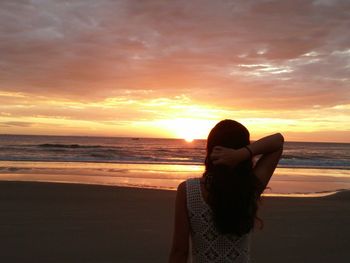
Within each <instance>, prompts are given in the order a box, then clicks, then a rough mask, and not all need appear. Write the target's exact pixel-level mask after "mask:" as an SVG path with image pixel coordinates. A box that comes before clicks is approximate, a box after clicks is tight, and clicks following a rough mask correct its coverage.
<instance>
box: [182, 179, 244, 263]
mask: <svg viewBox="0 0 350 263" xmlns="http://www.w3.org/2000/svg"><path fill="white" fill-rule="evenodd" d="M186 192H187V210H188V216H189V220H190V225H191V240H192V260H193V262H194V263H207V262H210V263H229V262H235V263H247V262H249V239H250V234H246V235H243V236H242V237H239V236H236V235H232V234H224V235H222V234H220V233H219V232H218V231H217V229H216V227H215V225H214V221H213V215H212V210H211V208H210V207H209V205H208V204H207V203H205V201H204V199H203V197H202V193H201V188H200V179H199V178H191V179H188V180H187V181H186Z"/></svg>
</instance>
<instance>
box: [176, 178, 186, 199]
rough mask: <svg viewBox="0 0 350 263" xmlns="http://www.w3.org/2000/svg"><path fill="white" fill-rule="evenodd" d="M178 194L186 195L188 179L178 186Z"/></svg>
mask: <svg viewBox="0 0 350 263" xmlns="http://www.w3.org/2000/svg"><path fill="white" fill-rule="evenodd" d="M177 194H178V195H180V196H186V181H183V182H181V183H180V184H179V186H178V187H177Z"/></svg>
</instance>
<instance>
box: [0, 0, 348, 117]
mask: <svg viewBox="0 0 350 263" xmlns="http://www.w3.org/2000/svg"><path fill="white" fill-rule="evenodd" d="M349 9H350V3H349V1H345V0H344V1H341V0H339V1H336V0H334V1H327V0H322V1H321V0H317V1H311V0H297V1H296V0H286V1H277V0H275V1H253V0H249V1H246V0H244V1H243V0H242V1H226V0H219V1H211V0H201V1H199V0H194V1H185V0H179V1H159V0H151V1H136V0H119V1H112V0H101V1H92V0H91V1H86V0H84V1H83V0H77V1H47V0H45V1H42V0H33V1H1V2H0V24H1V28H0V52H1V57H0V77H1V83H0V91H1V92H2V93H6V92H7V93H9V94H22V96H25V97H26V100H27V102H28V103H25V102H24V99H23V98H22V99H21V100H18V99H17V97H14V98H11V97H10V96H6V97H4V96H2V97H1V96H0V102H1V105H2V107H1V112H2V115H1V116H5V115H6V114H12V116H29V115H30V116H50V117H53V116H56V117H57V118H72V119H83V120H88V119H89V118H91V120H95V119H101V120H104V121H110V120H112V119H113V118H114V116H116V115H115V114H116V111H118V112H119V114H120V115H119V116H120V118H119V119H120V120H124V121H125V120H134V119H136V118H140V119H152V118H153V119H155V118H159V117H161V116H162V114H161V113H158V112H157V111H156V110H154V109H153V110H152V109H150V108H148V107H146V106H142V103H145V102H147V103H148V102H149V101H151V100H156V99H160V98H168V99H170V100H172V101H173V102H174V101H175V103H179V102H178V101H177V100H176V99H175V100H174V98H175V97H176V96H182V95H184V96H186V97H187V98H189V99H190V101H191V103H195V104H196V105H206V107H207V105H212V107H213V108H216V109H220V108H224V109H228V110H232V111H235V110H248V111H257V110H266V111H268V112H270V114H271V111H274V110H277V109H278V110H282V111H283V112H284V113H285V114H286V115H287V111H288V110H290V111H293V112H295V111H296V110H299V109H300V110H306V111H308V112H310V109H313V107H314V105H319V107H320V108H326V109H328V108H329V107H332V106H335V105H348V104H349V103H350V89H349V88H348V87H349V86H350V79H349V76H350V67H349V65H350V49H349V46H350V38H349V37H348V28H349V27H350V16H349V13H348V11H347V10H349ZM30 98H32V99H30ZM108 99H112V100H113V99H115V100H118V99H119V101H123V100H124V101H129V102H130V101H133V103H134V104H133V105H134V106H135V105H136V104H137V105H136V106H135V108H133V110H130V107H128V105H126V104H124V105H122V104H119V105H118V106H116V108H115V109H114V110H111V109H110V108H106V109H101V108H98V107H100V106H101V103H102V104H103V103H105V102H106V101H107V100H108ZM31 100H32V101H31ZM30 101H31V102H30ZM49 101H51V102H52V103H53V105H51V104H49ZM55 101H56V102H59V103H60V104H57V105H55V104H54V102H55ZM64 101H65V102H66V104H65V103H64ZM67 101H68V102H77V103H80V104H81V105H83V104H84V105H85V107H83V108H80V109H79V108H75V109H74V108H69V111H67V108H64V107H65V106H66V105H67ZM94 103H95V106H93V105H94ZM15 105H17V106H15ZM19 105H22V106H19ZM86 105H88V106H86ZM96 105H98V106H96ZM142 107H145V108H146V109H143V108H142ZM10 108H11V110H9V109H10Z"/></svg>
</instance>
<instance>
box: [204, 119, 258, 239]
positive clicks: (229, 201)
mask: <svg viewBox="0 0 350 263" xmlns="http://www.w3.org/2000/svg"><path fill="white" fill-rule="evenodd" d="M249 136H250V135H249V131H248V130H247V129H246V128H245V127H244V126H243V125H242V124H240V123H239V122H236V121H233V120H223V121H220V122H219V123H218V124H216V125H215V127H214V128H213V129H212V130H211V132H210V133H209V136H208V139H207V156H206V158H205V172H204V174H203V176H204V178H205V187H206V189H207V191H208V203H209V205H210V207H211V209H212V210H213V215H214V222H215V224H216V227H217V229H218V230H219V232H221V233H223V234H226V233H232V234H237V235H239V236H241V235H243V234H246V233H248V232H249V231H250V230H251V229H252V228H253V227H254V222H255V219H258V218H257V209H258V201H259V187H260V181H259V180H258V178H257V177H256V176H255V175H254V173H253V163H252V160H246V161H243V162H241V163H239V164H238V165H237V166H235V167H233V168H232V167H230V166H227V165H214V164H213V163H212V161H211V160H210V154H211V153H212V151H213V148H214V147H215V146H223V147H227V148H233V149H239V148H242V147H244V146H246V145H248V144H250V139H249Z"/></svg>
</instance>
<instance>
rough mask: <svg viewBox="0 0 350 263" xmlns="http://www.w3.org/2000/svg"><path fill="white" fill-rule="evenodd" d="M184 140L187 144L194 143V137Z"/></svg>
mask: <svg viewBox="0 0 350 263" xmlns="http://www.w3.org/2000/svg"><path fill="white" fill-rule="evenodd" d="M184 140H185V142H188V143H191V142H193V141H194V138H192V137H186V138H184Z"/></svg>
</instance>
